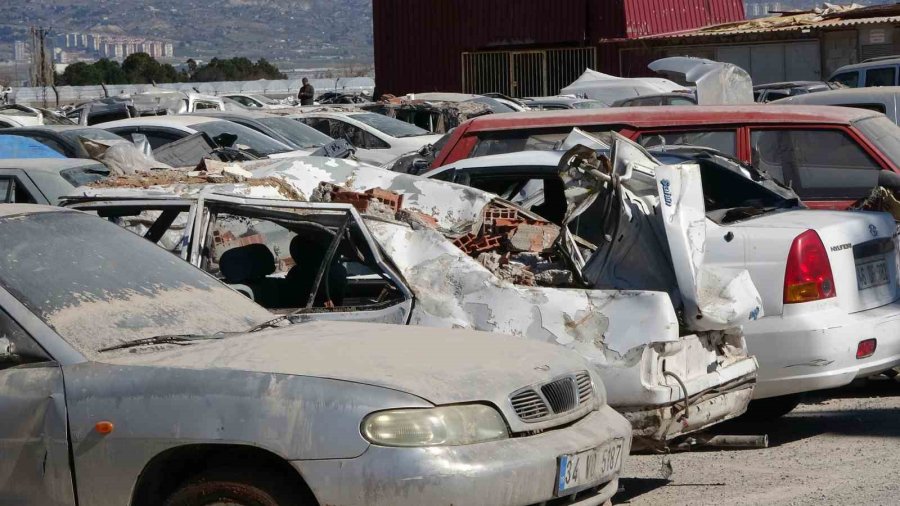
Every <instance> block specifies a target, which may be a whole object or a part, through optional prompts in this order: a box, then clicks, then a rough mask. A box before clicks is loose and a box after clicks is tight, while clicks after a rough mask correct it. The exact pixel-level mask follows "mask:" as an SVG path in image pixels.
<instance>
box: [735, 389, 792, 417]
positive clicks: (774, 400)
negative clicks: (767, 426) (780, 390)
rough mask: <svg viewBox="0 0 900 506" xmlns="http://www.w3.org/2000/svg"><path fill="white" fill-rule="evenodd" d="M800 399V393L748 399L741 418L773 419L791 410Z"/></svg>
mask: <svg viewBox="0 0 900 506" xmlns="http://www.w3.org/2000/svg"><path fill="white" fill-rule="evenodd" d="M802 399H803V397H802V396H801V395H800V394H793V395H782V396H779V397H770V398H768V399H758V400H755V401H750V405H749V406H748V407H747V412H746V413H744V416H743V417H742V418H743V419H745V420H752V421H759V422H764V421H769V420H775V419H778V418H781V417H782V416H784V415H786V414H788V413H790V412H791V411H793V410H794V408H796V407H797V405H798V404H800V401H801V400H802Z"/></svg>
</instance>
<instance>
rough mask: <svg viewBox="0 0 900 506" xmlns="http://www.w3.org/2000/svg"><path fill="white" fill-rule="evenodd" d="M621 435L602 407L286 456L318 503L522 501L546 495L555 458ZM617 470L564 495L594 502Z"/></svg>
mask: <svg viewBox="0 0 900 506" xmlns="http://www.w3.org/2000/svg"><path fill="white" fill-rule="evenodd" d="M619 438H621V439H623V440H624V443H625V444H624V447H623V449H622V457H621V459H622V460H621V462H622V463H624V459H625V458H627V455H628V452H629V448H630V443H631V426H630V425H629V424H628V422H627V421H626V420H625V419H624V418H622V417H621V416H620V415H619V414H618V413H616V412H615V411H613V410H612V409H611V408H609V407H608V406H604V407H603V408H601V409H600V410H598V411H594V412H592V413H591V414H589V415H588V416H586V417H585V418H582V419H581V420H579V421H578V422H576V423H574V424H572V425H570V426H568V427H564V428H561V429H554V430H548V431H546V432H544V433H541V434H538V435H533V436H525V437H516V438H511V439H505V440H501V441H494V442H490V443H482V444H474V445H467V446H452V447H433V448H388V447H383V446H375V445H372V446H370V447H369V448H368V450H366V452H365V453H363V454H362V455H360V456H359V457H357V458H354V459H332V460H314V461H294V462H292V464H293V466H294V467H295V468H296V469H297V470H298V471H299V472H300V474H301V475H302V476H303V478H304V479H305V480H306V482H307V484H308V485H309V487H310V488H311V489H312V491H313V493H314V494H315V496H316V499H317V500H318V502H319V504H329V505H335V506H349V505H367V506H369V505H372V506H377V505H390V506H404V505H410V506H418V505H425V504H427V505H434V506H441V505H463V504H471V505H475V504H485V505H487V504H490V505H500V506H502V505H510V506H524V505H529V504H540V503H543V502H545V501H552V500H554V491H555V486H556V481H557V479H558V478H557V477H558V473H559V469H558V467H559V466H558V464H557V457H558V456H559V455H563V454H569V453H574V452H578V451H581V450H585V449H589V448H594V447H598V446H600V445H603V444H604V443H607V442H610V441H612V440H614V439H619ZM620 473H621V468H620V469H618V470H616V472H615V473H614V474H612V475H609V476H607V477H605V478H602V479H601V480H600V481H599V482H597V483H595V484H593V485H592V486H591V488H589V489H586V490H584V491H582V492H578V494H577V495H574V496H569V497H570V498H571V502H566V503H565V504H573V505H578V506H588V505H595V504H602V503H604V502H605V501H607V500H608V499H610V498H611V497H612V496H613V495H614V494H615V493H616V489H617V487H618V479H619V475H620Z"/></svg>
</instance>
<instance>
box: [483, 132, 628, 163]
mask: <svg viewBox="0 0 900 506" xmlns="http://www.w3.org/2000/svg"><path fill="white" fill-rule="evenodd" d="M573 128H575V126H574V125H573V126H565V127H556V128H541V129H533V130H511V131H500V132H483V133H480V134H479V135H478V141H477V142H476V143H475V147H474V148H473V149H472V154H470V155H469V158H477V157H479V156H489V155H504V154H507V153H518V152H520V151H549V150H554V149H557V148H558V147H559V146H560V145H561V144H562V143H563V141H564V140H565V139H566V137H568V136H569V134H571V133H572V129H573ZM578 128H581V129H582V130H584V131H585V132H588V133H590V134H593V135H599V134H608V133H609V132H616V131H619V130H621V128H622V127H621V125H589V126H578Z"/></svg>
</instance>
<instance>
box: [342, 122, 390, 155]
mask: <svg viewBox="0 0 900 506" xmlns="http://www.w3.org/2000/svg"><path fill="white" fill-rule="evenodd" d="M329 131H330V132H331V137H333V138H335V139H346V140H347V142H349V143H350V144H353V145H354V146H356V147H358V148H362V149H387V148H389V147H390V146H389V145H388V144H387V143H386V142H384V141H382V140H381V139H379V138H378V137H375V136H374V135H372V134H370V133H369V132H366V131H365V130H363V129H362V128H359V127H357V126H355V125H351V124H350V123H347V122H344V121H341V120H337V119H332V120H329Z"/></svg>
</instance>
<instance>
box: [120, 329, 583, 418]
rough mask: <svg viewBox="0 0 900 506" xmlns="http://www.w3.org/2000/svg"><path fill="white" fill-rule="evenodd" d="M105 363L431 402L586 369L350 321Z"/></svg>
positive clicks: (432, 333) (550, 350)
mask: <svg viewBox="0 0 900 506" xmlns="http://www.w3.org/2000/svg"><path fill="white" fill-rule="evenodd" d="M104 362H107V363H113V364H120V365H141V366H155V367H173V368H187V369H212V368H217V369H233V370H241V371H248V372H260V373H274V374H284V375H296V376H313V377H319V378H330V379H335V380H343V381H352V382H356V383H363V384H368V385H375V386H381V387H384V388H390V389H394V390H399V391H403V392H406V393H410V394H413V395H416V396H418V397H421V398H423V399H426V400H428V401H430V402H432V403H434V404H448V403H456V402H470V401H484V400H490V401H496V402H498V403H499V402H502V400H503V399H506V398H507V396H508V395H509V394H510V393H512V392H513V391H515V390H517V389H519V388H522V387H524V386H529V385H534V384H536V383H544V382H547V381H550V380H552V379H554V378H556V377H559V376H560V375H562V374H565V373H571V372H575V371H583V370H586V369H587V364H586V362H584V361H583V360H582V359H581V358H580V357H578V356H577V355H576V354H574V353H572V352H568V351H566V350H563V349H560V348H559V347H557V346H553V345H550V344H545V343H540V342H534V341H531V340H528V339H519V338H515V337H510V336H506V335H502V334H492V333H487V332H478V331H471V330H459V329H437V328H425V327H410V326H399V325H380V324H370V323H349V322H309V323H301V324H296V325H291V326H288V327H284V328H279V329H273V330H267V331H262V332H258V333H253V334H243V335H238V336H233V337H227V338H224V339H217V340H211V341H202V342H198V343H196V344H192V345H190V346H181V347H178V348H176V349H172V350H167V351H162V352H156V353H129V354H127V355H123V356H118V357H114V358H110V359H106V360H104Z"/></svg>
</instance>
